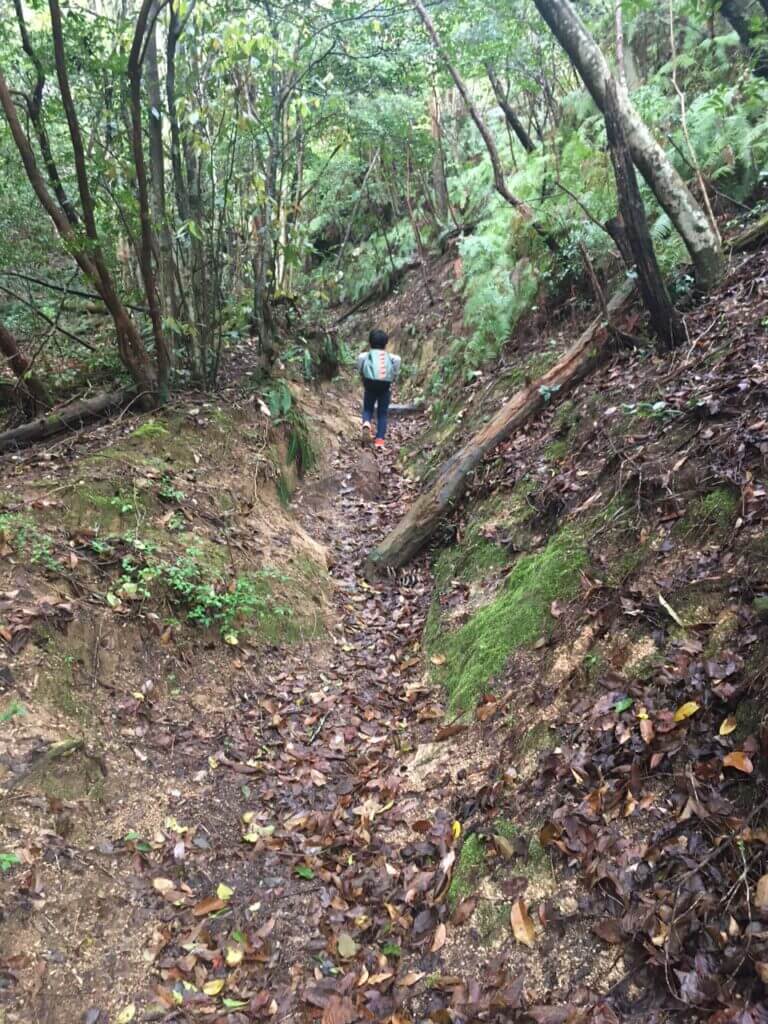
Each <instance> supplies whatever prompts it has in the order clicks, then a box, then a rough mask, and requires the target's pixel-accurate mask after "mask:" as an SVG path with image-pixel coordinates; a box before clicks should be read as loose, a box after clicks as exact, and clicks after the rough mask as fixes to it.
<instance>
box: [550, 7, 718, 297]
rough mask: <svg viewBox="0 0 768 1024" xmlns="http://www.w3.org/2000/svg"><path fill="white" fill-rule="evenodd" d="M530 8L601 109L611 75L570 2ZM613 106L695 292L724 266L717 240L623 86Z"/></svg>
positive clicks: (709, 285)
mask: <svg viewBox="0 0 768 1024" xmlns="http://www.w3.org/2000/svg"><path fill="white" fill-rule="evenodd" d="M534 3H535V5H536V8H537V9H538V11H539V13H540V14H541V16H542V18H543V19H544V21H545V22H546V23H547V25H548V26H549V27H550V29H551V30H552V33H553V34H554V36H555V37H556V39H557V40H558V42H559V43H560V45H561V46H562V47H563V49H564V50H565V52H566V53H567V54H568V56H569V58H570V60H571V62H572V63H573V65H574V67H575V68H576V70H577V71H578V72H579V74H580V75H581V77H582V79H583V80H584V84H585V85H586V87H587V89H588V91H589V93H590V95H591V96H592V98H593V99H594V101H595V103H596V104H597V106H598V107H599V108H600V110H601V111H603V113H605V94H606V89H607V87H608V83H609V82H610V81H611V80H612V75H611V72H610V69H609V67H608V64H607V62H606V60H605V57H604V56H603V53H602V51H601V50H600V47H599V46H598V45H597V43H596V42H595V40H594V39H593V38H592V36H591V35H590V33H589V32H588V30H587V28H586V27H585V25H584V23H583V22H582V20H581V18H580V17H579V15H578V14H577V12H576V10H575V9H574V7H573V6H572V5H571V3H570V0H534ZM617 97H618V109H619V116H620V119H621V123H622V127H623V129H624V133H625V135H626V138H627V143H628V145H629V148H630V151H631V153H632V159H633V161H634V163H635V165H636V167H637V168H638V170H639V171H640V173H641V174H642V175H643V177H644V178H645V180H646V182H647V183H648V185H649V186H650V188H651V189H652V190H653V193H654V195H655V196H656V198H657V200H658V201H659V203H660V205H661V206H662V207H663V209H664V210H665V211H666V213H667V214H668V216H669V218H670V220H671V221H672V223H673V224H674V225H675V227H676V229H677V231H678V232H679V233H680V236H681V238H682V239H683V242H684V243H685V246H686V248H687V249H688V252H689V254H690V257H691V261H692V262H693V266H694V270H695V274H696V283H697V286H698V288H699V289H700V290H701V291H709V290H711V289H712V288H713V287H714V286H715V285H716V284H717V282H718V281H719V280H720V278H721V277H722V274H723V270H724V262H723V253H722V247H721V245H720V240H719V238H718V237H717V234H716V232H715V231H714V230H713V228H712V226H711V225H710V223H709V221H708V220H707V217H706V215H705V213H704V211H703V210H702V208H701V207H700V206H699V204H698V203H697V202H696V200H695V199H694V198H693V196H692V195H691V193H690V191H689V189H688V188H687V187H686V185H685V182H684V181H683V179H682V178H681V177H680V175H679V174H678V173H677V171H676V170H675V168H674V167H673V165H672V163H671V162H670V160H669V159H668V158H667V155H666V153H665V152H664V150H663V149H662V148H661V146H660V145H659V144H658V143H657V142H656V140H655V139H654V138H653V136H652V135H651V133H650V131H649V130H648V128H647V126H646V125H645V123H644V122H643V120H642V119H641V118H640V115H639V114H638V113H637V111H636V110H635V108H634V107H633V105H632V103H631V102H630V99H629V97H628V96H627V94H626V92H625V91H624V90H623V89H619V90H617Z"/></svg>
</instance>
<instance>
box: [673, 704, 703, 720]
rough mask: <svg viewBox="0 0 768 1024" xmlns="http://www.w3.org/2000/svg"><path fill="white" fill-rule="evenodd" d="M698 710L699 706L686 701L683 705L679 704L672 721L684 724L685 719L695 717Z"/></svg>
mask: <svg viewBox="0 0 768 1024" xmlns="http://www.w3.org/2000/svg"><path fill="white" fill-rule="evenodd" d="M700 709H701V705H700V704H697V703H696V701H695V700H688V701H686V702H685V704H681V705H680V707H679V708H678V709H677V711H675V714H674V720H675V721H676V722H684V721H685V720H686V718H690V717H691V716H692V715H695V714H696V712H697V711H699V710H700Z"/></svg>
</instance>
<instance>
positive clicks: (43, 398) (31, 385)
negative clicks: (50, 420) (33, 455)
mask: <svg viewBox="0 0 768 1024" xmlns="http://www.w3.org/2000/svg"><path fill="white" fill-rule="evenodd" d="M0 352H1V353H2V355H3V356H4V359H5V362H6V363H7V364H8V367H9V368H10V370H11V372H12V373H13V375H14V376H15V377H16V378H17V379H18V381H19V392H20V394H21V399H22V404H23V406H24V409H25V411H26V412H27V413H28V414H29V415H32V416H34V415H35V414H36V412H37V411H38V408H39V407H42V408H47V407H49V406H50V404H51V402H50V399H49V398H48V392H47V391H46V389H45V385H44V384H43V383H42V382H41V381H40V379H39V378H38V377H36V376H34V374H32V373H30V370H31V368H32V363H31V362H30V361H29V359H28V358H27V357H26V356H25V355H24V353H23V352H22V351H21V350H20V349H19V343H18V342H17V341H16V338H15V337H14V336H13V334H11V332H10V331H9V330H8V329H7V328H6V327H4V326H3V324H0Z"/></svg>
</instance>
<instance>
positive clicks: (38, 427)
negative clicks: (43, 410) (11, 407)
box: [0, 388, 134, 452]
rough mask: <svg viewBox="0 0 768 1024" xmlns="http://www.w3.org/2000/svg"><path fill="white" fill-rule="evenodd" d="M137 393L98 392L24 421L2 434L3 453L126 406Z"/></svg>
mask: <svg viewBox="0 0 768 1024" xmlns="http://www.w3.org/2000/svg"><path fill="white" fill-rule="evenodd" d="M133 395H134V392H133V391H131V390H130V389H127V388H120V390H119V391H110V392H109V394H101V395H94V397H93V398H84V399H82V400H81V401H79V402H72V403H71V404H70V405H65V406H64V407H63V408H62V409H58V410H56V411H54V412H51V413H49V414H48V415H47V416H41V417H40V418H39V419H36V420H32V421H31V422H30V423H23V424H22V425H21V426H20V427H15V428H14V429H13V430H6V431H5V432H4V433H2V434H0V452H7V451H9V450H11V449H13V448H22V447H23V446H24V445H28V444H32V443H33V442H34V441H43V440H45V438H46V437H53V436H54V434H59V433H61V432H62V431H63V430H67V429H69V428H70V427H76V426H79V425H80V424H81V423H85V422H87V421H88V420H92V419H95V418H96V417H97V416H103V415H104V414H105V413H107V412H109V411H110V410H112V409H117V408H119V407H120V406H121V405H125V403H126V402H128V401H129V400H130V399H131V398H132V397H133Z"/></svg>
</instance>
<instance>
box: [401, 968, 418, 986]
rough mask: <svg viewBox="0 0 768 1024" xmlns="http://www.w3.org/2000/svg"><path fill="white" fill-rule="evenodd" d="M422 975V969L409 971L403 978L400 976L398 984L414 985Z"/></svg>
mask: <svg viewBox="0 0 768 1024" xmlns="http://www.w3.org/2000/svg"><path fill="white" fill-rule="evenodd" d="M423 977H424V971H409V972H408V973H407V974H406V975H405V977H404V978H400V981H399V984H400V985H403V986H404V987H405V988H410V987H411V986H412V985H415V984H416V982H417V981H421V979H422V978H423Z"/></svg>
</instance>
